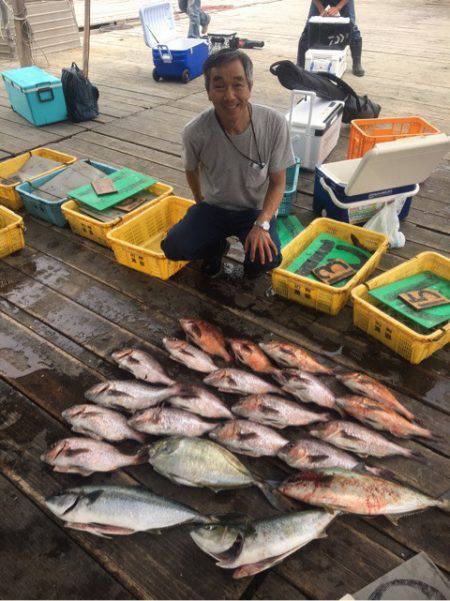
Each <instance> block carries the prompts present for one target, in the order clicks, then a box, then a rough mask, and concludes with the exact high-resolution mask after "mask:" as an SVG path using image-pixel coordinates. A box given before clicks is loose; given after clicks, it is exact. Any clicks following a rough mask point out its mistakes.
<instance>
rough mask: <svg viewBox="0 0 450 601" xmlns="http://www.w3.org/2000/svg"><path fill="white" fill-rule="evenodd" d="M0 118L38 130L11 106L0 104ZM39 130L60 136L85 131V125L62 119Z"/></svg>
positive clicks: (63, 136)
mask: <svg viewBox="0 0 450 601" xmlns="http://www.w3.org/2000/svg"><path fill="white" fill-rule="evenodd" d="M0 120H2V121H3V120H4V121H11V122H12V123H18V124H19V125H23V126H25V127H28V128H30V129H32V128H33V130H34V131H36V126H34V125H33V124H31V123H29V122H28V121H27V120H26V119H24V118H23V117H21V116H20V115H19V114H18V113H16V112H15V111H13V110H12V109H10V108H5V107H3V106H0ZM39 131H44V132H46V133H50V134H56V135H58V136H59V137H60V138H65V137H67V136H72V135H73V134H76V133H79V132H82V131H84V127H83V126H82V125H80V124H78V125H77V124H75V123H69V122H68V121H62V122H60V123H52V124H50V125H43V126H40V127H39Z"/></svg>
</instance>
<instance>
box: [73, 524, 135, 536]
mask: <svg viewBox="0 0 450 601" xmlns="http://www.w3.org/2000/svg"><path fill="white" fill-rule="evenodd" d="M66 526H67V527H68V528H72V529H73V530H81V531H82V532H90V533H91V534H95V535H96V536H100V537H101V538H112V537H113V536H127V535H129V534H134V533H135V532H136V530H132V529H131V528H121V527H120V526H110V525H108V524H80V523H77V522H68V523H67V524H66Z"/></svg>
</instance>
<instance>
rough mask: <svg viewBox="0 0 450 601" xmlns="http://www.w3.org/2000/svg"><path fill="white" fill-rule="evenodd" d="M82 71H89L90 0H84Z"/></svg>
mask: <svg viewBox="0 0 450 601" xmlns="http://www.w3.org/2000/svg"><path fill="white" fill-rule="evenodd" d="M83 34H84V35H83V71H84V74H85V75H86V77H88V73H89V49H90V41H91V0H84V32H83Z"/></svg>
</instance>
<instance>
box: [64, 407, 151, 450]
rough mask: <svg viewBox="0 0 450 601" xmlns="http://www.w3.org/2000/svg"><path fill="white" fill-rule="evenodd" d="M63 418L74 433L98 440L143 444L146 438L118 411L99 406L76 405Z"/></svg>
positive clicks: (66, 411) (67, 410) (65, 412)
mask: <svg viewBox="0 0 450 601" xmlns="http://www.w3.org/2000/svg"><path fill="white" fill-rule="evenodd" d="M61 416H62V417H63V418H64V419H65V420H66V421H67V422H68V423H69V424H70V425H71V427H72V430H73V432H77V433H78V434H85V435H86V436H90V437H91V438H95V439H96V440H109V441H110V442H121V441H122V440H135V441H137V442H143V441H144V440H145V437H144V436H143V435H142V434H139V432H136V431H135V430H133V429H132V428H130V426H129V425H128V424H127V419H126V417H124V416H123V415H121V414H120V413H118V412H117V411H113V410H112V409H107V408H106V407H99V406H98V405H75V406H74V407H70V409H66V410H65V411H63V412H62V413H61Z"/></svg>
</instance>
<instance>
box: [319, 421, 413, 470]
mask: <svg viewBox="0 0 450 601" xmlns="http://www.w3.org/2000/svg"><path fill="white" fill-rule="evenodd" d="M309 433H310V434H311V436H315V437H316V438H321V439H322V440H325V441H326V442H329V443H331V444H332V445H334V446H335V447H339V448H340V449H345V450H346V451H353V452H354V453H356V454H357V455H360V456H361V457H367V456H372V457H392V456H395V455H401V456H403V457H410V458H411V459H417V460H422V459H423V458H422V455H420V453H417V452H416V451H412V450H411V449H406V448H405V447H402V446H401V445H399V444H397V443H395V442H392V441H391V440H388V439H387V438H385V437H384V436H382V435H381V434H378V432H374V431H373V430H369V428H366V427H365V426H361V425H360V424H355V423H354V422H348V421H344V420H336V421H331V422H328V423H327V424H317V425H314V426H313V427H311V428H310V429H309Z"/></svg>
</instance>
